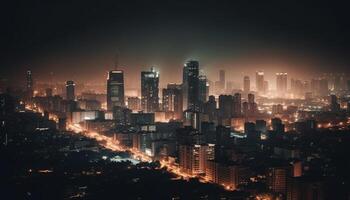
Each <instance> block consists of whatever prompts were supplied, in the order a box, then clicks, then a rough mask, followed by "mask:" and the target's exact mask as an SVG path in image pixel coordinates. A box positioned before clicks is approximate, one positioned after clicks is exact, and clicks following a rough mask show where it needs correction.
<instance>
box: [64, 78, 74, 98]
mask: <svg viewBox="0 0 350 200" xmlns="http://www.w3.org/2000/svg"><path fill="white" fill-rule="evenodd" d="M66 99H67V100H72V101H74V100H75V83H74V81H67V82H66Z"/></svg>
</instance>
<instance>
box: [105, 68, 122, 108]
mask: <svg viewBox="0 0 350 200" xmlns="http://www.w3.org/2000/svg"><path fill="white" fill-rule="evenodd" d="M124 105H125V104H124V73H123V71H122V70H112V71H110V72H109V73H108V78H107V109H108V110H109V111H113V108H114V107H115V106H119V107H124Z"/></svg>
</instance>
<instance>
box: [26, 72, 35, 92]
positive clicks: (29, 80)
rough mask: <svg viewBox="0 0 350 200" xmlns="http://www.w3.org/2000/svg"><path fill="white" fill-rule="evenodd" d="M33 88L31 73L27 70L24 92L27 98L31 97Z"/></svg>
mask: <svg viewBox="0 0 350 200" xmlns="http://www.w3.org/2000/svg"><path fill="white" fill-rule="evenodd" d="M33 87H34V82H33V77H32V71H31V70H30V69H28V70H27V74H26V92H27V97H28V98H32V97H33V91H34V88H33Z"/></svg>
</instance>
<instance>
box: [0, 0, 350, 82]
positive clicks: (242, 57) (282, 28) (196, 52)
mask: <svg viewBox="0 0 350 200" xmlns="http://www.w3.org/2000/svg"><path fill="white" fill-rule="evenodd" d="M53 2H54V1H47V0H46V1H30V0H24V1H16V0H14V1H8V2H7V3H2V5H1V14H0V15H1V39H0V41H1V44H0V49H1V55H2V56H1V57H2V58H1V61H0V64H1V74H0V76H1V77H5V78H10V79H14V80H16V79H18V78H19V77H20V76H22V75H21V74H24V71H25V69H26V68H31V69H32V70H33V73H34V74H35V75H36V76H35V78H36V79H37V80H45V79H48V74H49V73H50V72H53V73H54V77H55V80H59V81H63V80H66V79H74V80H77V81H83V82H86V81H89V82H91V81H100V82H102V81H104V80H105V78H106V71H107V70H108V69H111V68H112V67H113V63H114V57H115V54H116V53H117V52H119V64H120V66H122V67H121V68H122V69H124V70H125V76H126V84H127V85H128V86H129V87H137V86H138V85H139V81H138V79H139V76H140V70H142V69H147V68H149V67H150V66H151V65H155V66H156V68H158V69H159V71H160V73H161V83H162V84H163V85H164V84H165V83H166V82H179V81H180V78H181V72H182V66H183V63H184V62H185V61H186V60H188V59H191V58H192V59H198V60H199V61H200V64H201V68H202V69H203V71H204V73H206V74H208V76H209V78H211V79H217V76H218V75H217V73H218V72H217V71H218V69H225V70H226V71H227V76H228V78H227V79H232V80H236V81H240V79H241V78H242V75H243V74H248V75H253V73H254V71H256V70H265V71H266V73H267V74H270V75H271V76H273V73H275V72H278V71H286V72H288V73H289V74H291V76H299V75H301V74H302V75H303V76H309V75H312V74H314V73H319V72H335V71H339V72H341V71H342V72H343V71H344V72H350V67H348V66H349V64H350V58H349V52H350V46H349V45H350V38H349V36H350V28H349V27H350V26H349V25H350V22H349V19H350V16H349V15H350V14H349V9H348V8H349V7H348V6H347V5H346V4H343V3H341V2H336V1H329V2H324V1H313V2H311V1H310V3H306V2H305V1H300V2H296V1H288V0H286V1H281V0H279V1H257V3H255V2H253V1H233V0H230V1H205V0H201V1H191V0H187V1H180V0H163V1H151V0H149V1H130V0H128V1H117V0H114V1H107V0H105V1H88V0H71V1H57V2H56V3H53ZM233 2H235V3H233ZM18 73H21V74H20V75H18ZM253 78H254V77H252V79H253Z"/></svg>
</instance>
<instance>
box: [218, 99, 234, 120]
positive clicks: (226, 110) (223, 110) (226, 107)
mask: <svg viewBox="0 0 350 200" xmlns="http://www.w3.org/2000/svg"><path fill="white" fill-rule="evenodd" d="M232 102H233V97H232V95H220V96H219V112H220V117H221V119H228V118H231V116H232V113H231V112H232Z"/></svg>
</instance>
